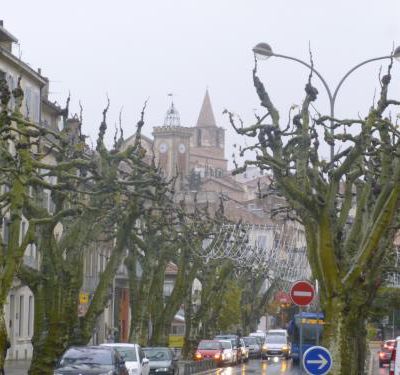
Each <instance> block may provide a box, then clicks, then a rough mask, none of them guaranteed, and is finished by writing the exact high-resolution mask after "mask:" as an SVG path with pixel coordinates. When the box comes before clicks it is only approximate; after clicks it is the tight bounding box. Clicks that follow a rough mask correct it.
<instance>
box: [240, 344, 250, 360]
mask: <svg viewBox="0 0 400 375" xmlns="http://www.w3.org/2000/svg"><path fill="white" fill-rule="evenodd" d="M240 349H241V350H242V361H243V362H248V360H249V356H250V354H249V353H250V351H249V347H248V346H247V345H246V343H245V342H244V340H243V339H240Z"/></svg>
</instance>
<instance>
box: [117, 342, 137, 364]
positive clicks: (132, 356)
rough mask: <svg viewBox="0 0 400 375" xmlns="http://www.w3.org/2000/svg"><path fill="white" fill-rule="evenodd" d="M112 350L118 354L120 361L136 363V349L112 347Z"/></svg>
mask: <svg viewBox="0 0 400 375" xmlns="http://www.w3.org/2000/svg"><path fill="white" fill-rule="evenodd" d="M114 349H115V350H116V351H117V352H118V353H119V354H120V356H121V357H122V359H123V360H124V361H128V362H136V361H137V358H136V349H135V348H129V347H126V346H124V347H123V346H114Z"/></svg>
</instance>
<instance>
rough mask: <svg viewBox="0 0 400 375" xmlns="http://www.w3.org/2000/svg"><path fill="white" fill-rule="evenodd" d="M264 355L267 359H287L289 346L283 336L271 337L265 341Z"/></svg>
mask: <svg viewBox="0 0 400 375" xmlns="http://www.w3.org/2000/svg"><path fill="white" fill-rule="evenodd" d="M264 345H265V354H264V353H263V354H264V357H266V358H267V359H269V358H272V357H281V358H286V359H288V358H289V356H290V344H289V342H288V339H287V337H285V336H283V335H271V336H267V338H266V339H265V344H264Z"/></svg>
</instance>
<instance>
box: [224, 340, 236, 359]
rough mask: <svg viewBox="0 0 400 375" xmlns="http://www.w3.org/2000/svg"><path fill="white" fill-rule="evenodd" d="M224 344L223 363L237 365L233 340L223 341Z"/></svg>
mask: <svg viewBox="0 0 400 375" xmlns="http://www.w3.org/2000/svg"><path fill="white" fill-rule="evenodd" d="M220 343H221V344H222V363H223V364H229V365H235V364H236V363H237V362H238V358H237V352H236V350H234V349H233V343H232V340H221V341H220Z"/></svg>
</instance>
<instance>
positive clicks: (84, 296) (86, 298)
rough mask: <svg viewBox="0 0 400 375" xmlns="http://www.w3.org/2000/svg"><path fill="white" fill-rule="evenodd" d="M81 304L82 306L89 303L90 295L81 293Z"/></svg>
mask: <svg viewBox="0 0 400 375" xmlns="http://www.w3.org/2000/svg"><path fill="white" fill-rule="evenodd" d="M79 303H80V304H85V303H89V293H83V292H80V293H79Z"/></svg>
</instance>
